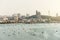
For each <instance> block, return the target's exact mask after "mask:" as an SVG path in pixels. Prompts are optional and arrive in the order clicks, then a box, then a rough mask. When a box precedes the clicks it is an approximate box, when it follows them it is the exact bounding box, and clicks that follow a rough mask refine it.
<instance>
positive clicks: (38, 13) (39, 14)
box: [36, 10, 41, 22]
mask: <svg viewBox="0 0 60 40" xmlns="http://www.w3.org/2000/svg"><path fill="white" fill-rule="evenodd" d="M36 17H37V21H38V22H41V13H40V12H38V11H37V10H36Z"/></svg>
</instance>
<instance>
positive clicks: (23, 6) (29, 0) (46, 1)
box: [0, 0, 60, 16]
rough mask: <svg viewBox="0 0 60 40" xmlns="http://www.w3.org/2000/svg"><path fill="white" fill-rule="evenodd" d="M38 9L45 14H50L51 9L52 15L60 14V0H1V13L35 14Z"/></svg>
mask: <svg viewBox="0 0 60 40" xmlns="http://www.w3.org/2000/svg"><path fill="white" fill-rule="evenodd" d="M36 10H38V11H40V12H41V14H44V15H48V11H49V10H50V15H52V16H55V15H56V13H58V14H59V15H60V0H0V15H12V14H14V13H20V14H22V15H26V13H29V14H30V15H33V14H35V11H36Z"/></svg>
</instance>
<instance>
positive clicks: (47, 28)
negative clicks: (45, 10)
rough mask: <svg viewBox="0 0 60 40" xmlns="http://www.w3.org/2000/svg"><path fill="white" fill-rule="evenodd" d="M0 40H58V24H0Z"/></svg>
mask: <svg viewBox="0 0 60 40" xmlns="http://www.w3.org/2000/svg"><path fill="white" fill-rule="evenodd" d="M0 40H60V23H40V24H21V23H16V24H0Z"/></svg>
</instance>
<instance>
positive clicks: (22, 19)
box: [0, 10, 60, 24]
mask: <svg viewBox="0 0 60 40" xmlns="http://www.w3.org/2000/svg"><path fill="white" fill-rule="evenodd" d="M10 23H25V24H32V23H60V16H58V14H56V17H52V16H49V15H41V12H39V11H37V10H36V14H35V15H31V16H30V15H29V14H26V16H21V15H20V13H17V14H13V15H12V16H1V17H0V24H10Z"/></svg>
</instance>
